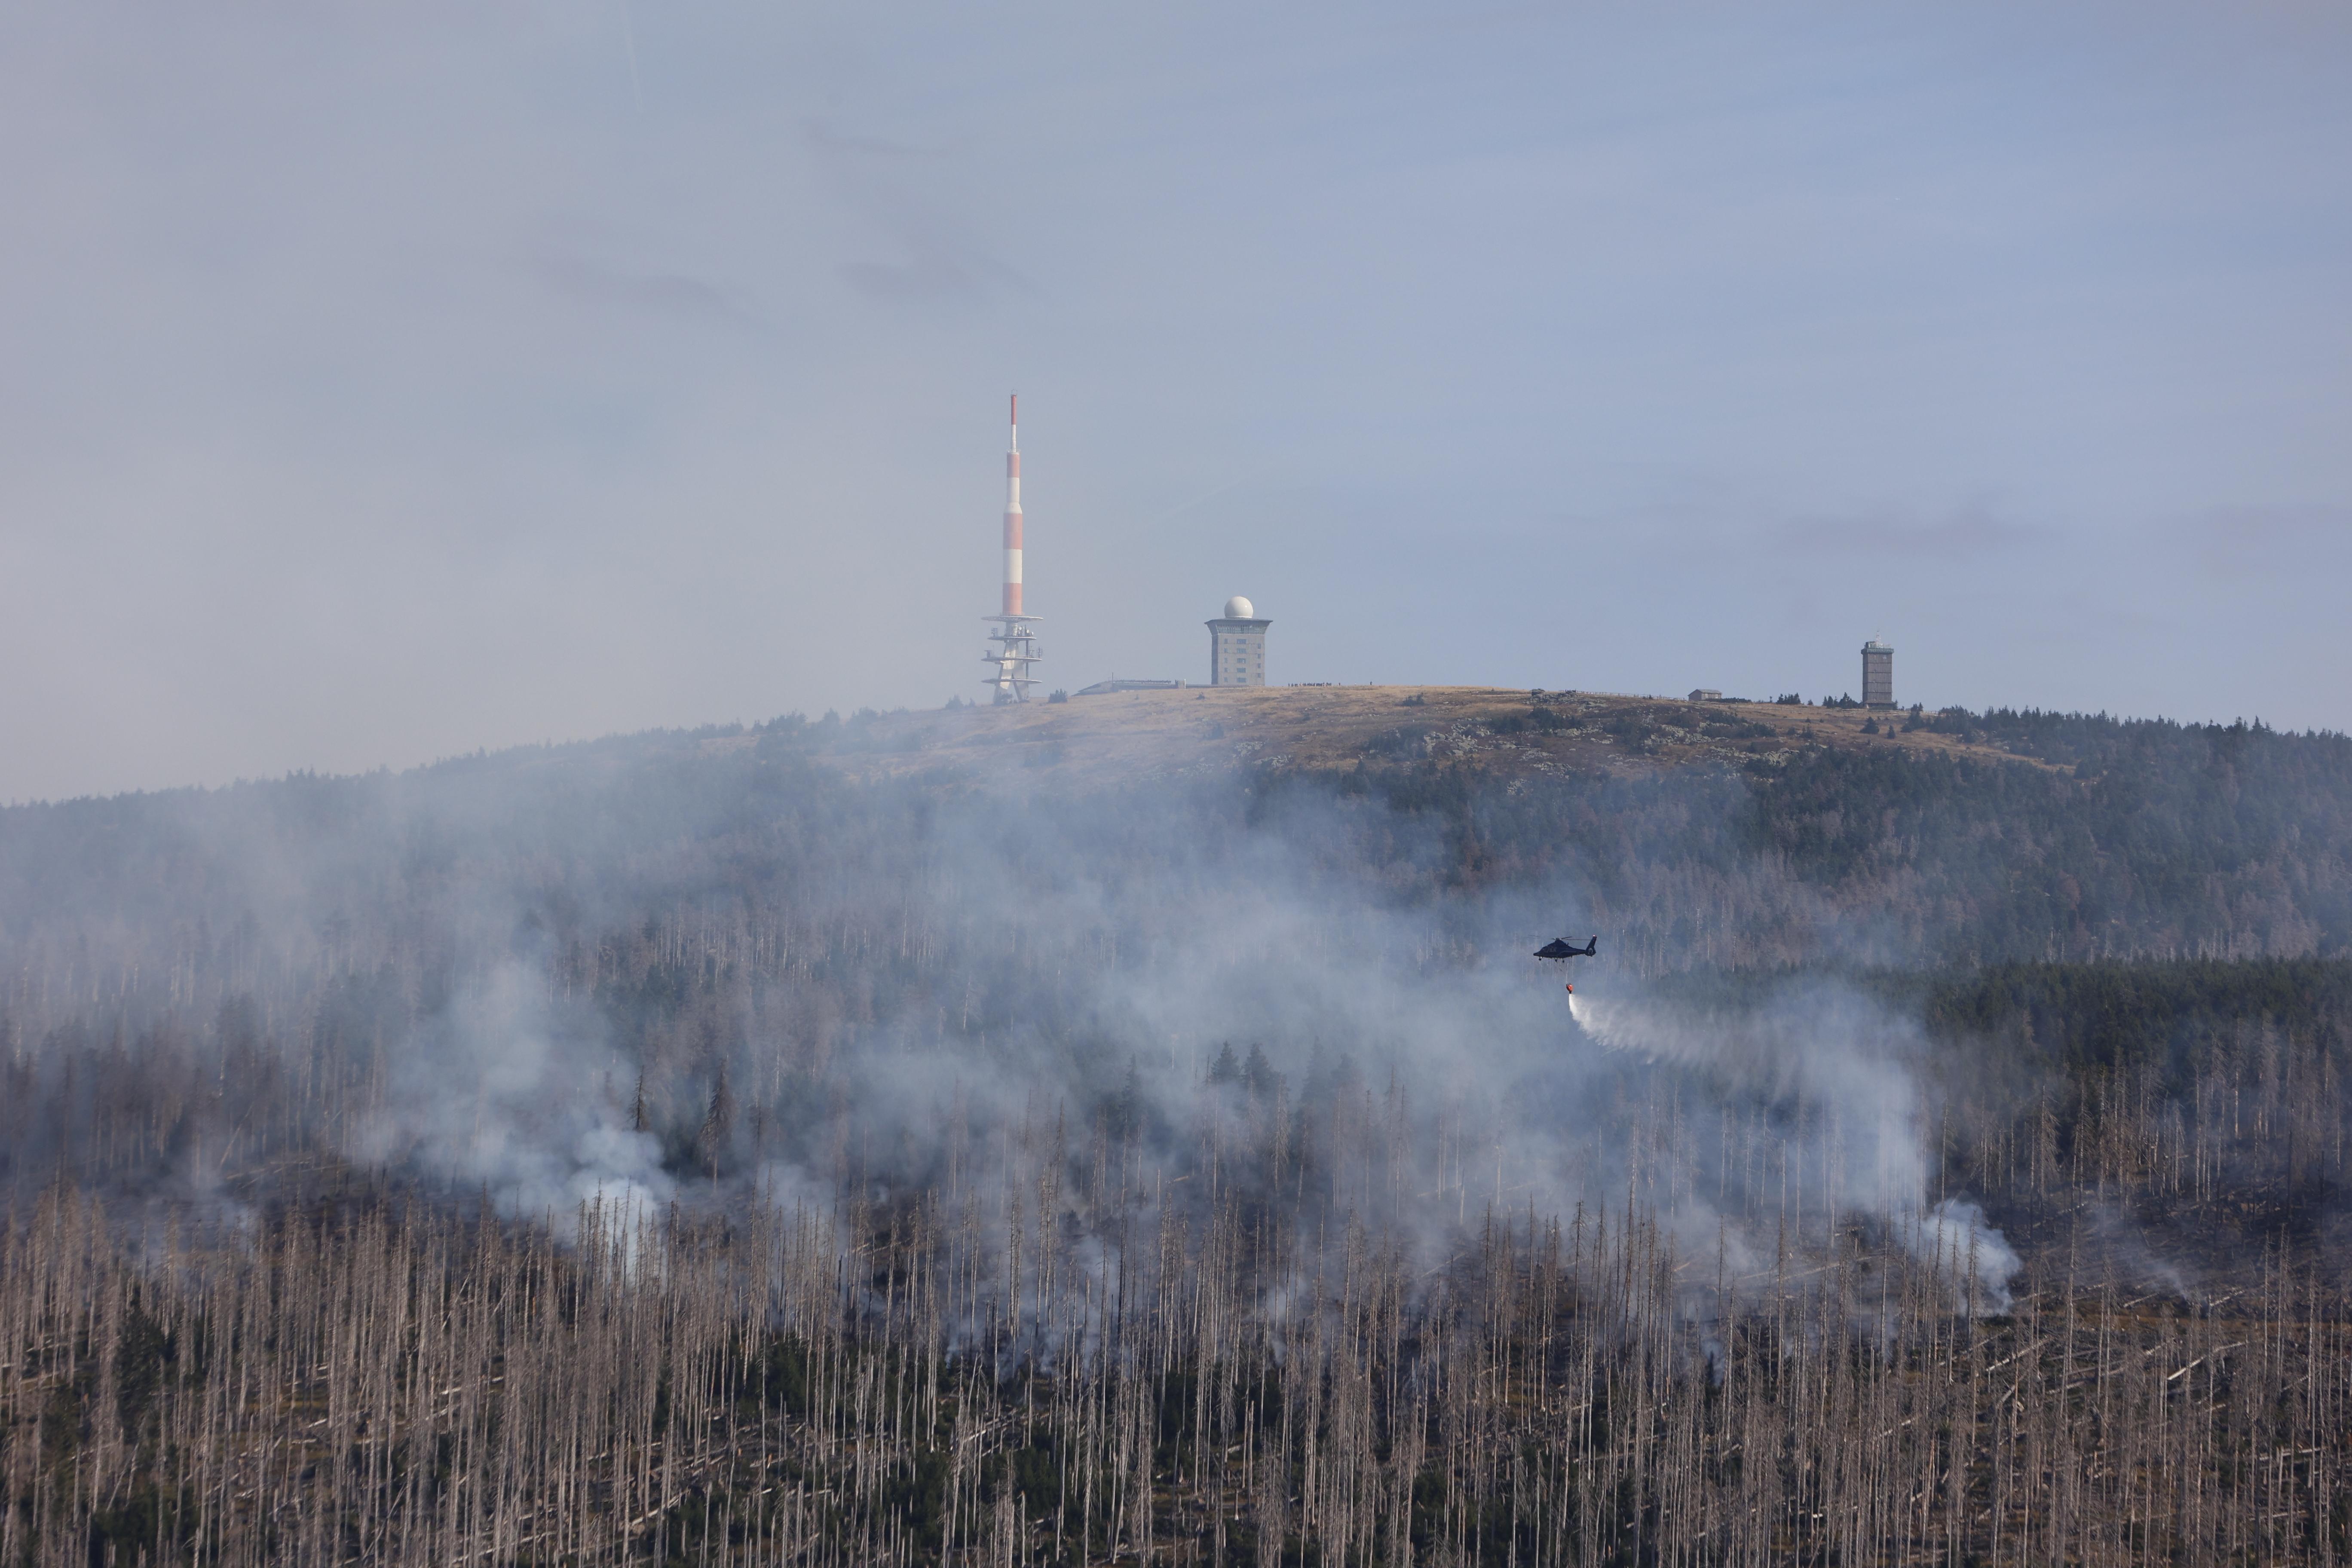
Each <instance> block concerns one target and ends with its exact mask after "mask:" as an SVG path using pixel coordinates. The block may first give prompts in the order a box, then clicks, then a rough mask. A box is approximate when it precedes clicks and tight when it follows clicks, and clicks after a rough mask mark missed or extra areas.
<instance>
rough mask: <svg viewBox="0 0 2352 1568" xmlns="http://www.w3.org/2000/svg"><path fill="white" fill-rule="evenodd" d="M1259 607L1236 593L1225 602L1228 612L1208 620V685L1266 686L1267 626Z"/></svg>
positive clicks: (1270, 623)
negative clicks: (1258, 610)
mask: <svg viewBox="0 0 2352 1568" xmlns="http://www.w3.org/2000/svg"><path fill="white" fill-rule="evenodd" d="M1272 625H1274V623H1273V622H1272V621H1269V620H1265V619H1263V618H1262V617H1260V616H1259V615H1258V613H1257V606H1255V605H1252V604H1251V603H1250V602H1249V601H1248V600H1247V599H1244V598H1243V597H1242V596H1241V595H1238V594H1236V595H1234V596H1233V597H1232V598H1230V599H1227V600H1226V601H1225V613H1224V614H1223V615H1222V616H1218V617H1217V618H1216V619H1215V620H1213V621H1211V622H1210V623H1209V684H1210V685H1212V686H1264V685H1265V628H1266V627H1268V626H1272Z"/></svg>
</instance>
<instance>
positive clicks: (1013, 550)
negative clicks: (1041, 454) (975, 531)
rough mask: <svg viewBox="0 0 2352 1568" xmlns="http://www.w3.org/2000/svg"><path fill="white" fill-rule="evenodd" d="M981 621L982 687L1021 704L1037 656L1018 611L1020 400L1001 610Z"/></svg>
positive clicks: (1007, 467) (1008, 486) (1017, 398)
mask: <svg viewBox="0 0 2352 1568" xmlns="http://www.w3.org/2000/svg"><path fill="white" fill-rule="evenodd" d="M981 619H982V620H983V621H988V622H991V623H992V624H993V625H994V626H995V627H996V630H994V631H992V632H991V633H990V634H989V637H988V640H989V641H991V642H992V643H994V644H995V645H996V647H994V648H992V649H983V650H982V653H981V656H980V657H981V660H982V662H983V663H985V664H987V665H989V666H991V667H992V668H990V671H989V673H988V674H987V675H986V676H985V677H984V678H982V685H984V686H986V687H988V688H989V689H990V690H991V691H992V692H993V693H994V694H995V700H997V701H999V702H1026V701H1028V700H1029V688H1030V687H1031V686H1032V685H1033V684H1034V678H1033V677H1032V676H1031V675H1030V673H1029V667H1030V666H1032V665H1034V664H1035V663H1036V662H1037V660H1038V659H1039V658H1040V657H1042V656H1041V655H1040V654H1039V653H1038V652H1037V639H1036V638H1035V637H1034V636H1032V635H1031V634H1030V631H1029V626H1030V623H1032V622H1033V621H1035V620H1036V619H1038V617H1037V616H1028V615H1024V614H1022V612H1021V395H1020V394H1019V393H1017V392H1016V393H1014V394H1013V447H1012V449H1011V450H1009V451H1007V452H1006V453H1005V454H1004V608H1003V610H1002V611H1001V612H999V613H998V614H996V615H993V616H981Z"/></svg>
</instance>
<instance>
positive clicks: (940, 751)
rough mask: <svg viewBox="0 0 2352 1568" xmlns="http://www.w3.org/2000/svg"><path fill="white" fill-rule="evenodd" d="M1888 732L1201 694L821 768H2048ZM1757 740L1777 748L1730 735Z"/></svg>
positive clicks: (961, 713) (1788, 714)
mask: <svg viewBox="0 0 2352 1568" xmlns="http://www.w3.org/2000/svg"><path fill="white" fill-rule="evenodd" d="M1536 710H1543V711H1546V712H1549V713H1551V714H1556V715H1558V716H1559V718H1561V719H1563V720H1568V721H1574V722H1575V723H1576V724H1577V725H1579V726H1580V727H1578V728H1572V729H1563V730H1558V731H1538V730H1531V729H1528V728H1526V727H1525V723H1524V721H1525V720H1526V718H1527V716H1528V714H1529V713H1530V712H1533V711H1536ZM1885 718H1886V716H1885V715H1883V714H1873V713H1865V712H1864V711H1863V710H1859V709H1830V708H1813V707H1803V706H1795V705H1789V706H1784V705H1780V704H1776V703H1769V702H1687V701H1680V700H1669V699H1664V698H1655V697H1634V696H1625V695H1622V694H1616V693H1604V692H1576V693H1568V694H1547V695H1546V698H1545V699H1544V700H1542V701H1541V702H1539V703H1538V702H1537V701H1535V700H1531V698H1530V694H1529V693H1528V692H1526V691H1523V690H1517V689H1504V688H1498V687H1479V686H1414V687H1407V686H1287V687H1285V686H1273V687H1255V688H1246V687H1244V688H1210V687H1192V688H1185V689H1178V690H1171V691H1130V692H1119V693H1115V694H1110V695H1106V696H1099V697H1074V698H1072V699H1071V700H1069V701H1067V702H1066V703H1064V702H1057V703H1045V702H1033V703H1028V704H1025V705H1020V706H1006V707H1002V708H993V707H981V708H966V709H957V710H927V711H909V712H897V713H887V714H882V715H880V716H878V717H876V718H874V719H871V720H868V721H865V722H863V723H862V724H859V725H856V726H854V727H852V728H849V729H845V730H844V731H842V732H841V734H840V735H839V737H838V738H836V739H832V740H828V741H825V742H822V743H821V744H820V745H819V747H818V748H817V754H818V755H820V756H822V757H823V758H824V760H825V761H826V762H827V763H830V764H831V765H833V766H835V767H838V768H840V769H842V770H843V771H844V772H845V773H850V774H852V775H854V776H856V777H860V778H887V777H892V776H898V775H904V774H908V773H922V772H926V771H929V770H932V769H936V768H938V767H940V766H941V765H942V764H946V765H950V766H955V767H959V768H964V769H969V770H971V771H972V772H974V773H982V774H997V773H1027V774H1031V775H1033V776H1035V777H1038V778H1039V779H1040V780H1041V782H1051V783H1053V784H1080V785H1084V786H1100V785H1108V784H1117V783H1119V782H1121V781H1133V780H1151V779H1168V778H1181V777H1185V776H1188V775H1194V774H1202V773H1223V772H1226V771H1229V770H1232V769H1234V768H1240V767H1252V766H1270V767H1277V768H1285V769H1304V770H1309V771H1316V772H1325V771H1334V770H1344V769H1347V768H1350V767H1356V766H1361V765H1367V764H1370V765H1375V766H1376V765H1379V764H1381V763H1385V762H1397V761H1404V760H1417V759H1423V758H1435V759H1437V760H1440V761H1445V762H1454V763H1462V764H1465V765H1469V766H1473V767H1475V768H1476V769H1478V770H1479V771H1481V772H1482V773H1494V774H1497V775H1500V776H1503V777H1514V776H1526V775H1531V774H1543V773H1612V772H1624V773H1642V772H1651V771H1654V770H1656V769H1658V768H1663V767H1677V766H1689V765H1693V764H1713V765H1717V766H1727V765H1728V766H1740V765H1746V764H1748V763H1753V762H1755V761H1757V760H1758V759H1759V758H1761V759H1773V758H1776V757H1781V756H1785V755H1786V754H1787V753H1788V752H1791V751H1792V750H1794V749H1796V748H1799V747H1803V746H1830V747H1837V748H1841V749H1862V748H1871V747H1892V748H1896V749H1899V750H1902V751H1905V752H1912V753H1915V754H1933V753H1940V754H1944V755H1962V756H1969V757H1975V758H1980V759H1984V760H1988V761H1999V762H2007V763H2021V764H2022V765H2027V766H2035V765H2039V764H2037V763H2030V762H2026V761H2025V760H2024V759H2021V758H2018V757H2016V756H2014V755H2012V754H2011V753H2010V752H2004V751H2002V750H2000V749H1999V748H1997V747H1993V746H1988V745H1980V744H1970V743H1968V742H1961V741H1958V740H1956V739H1954V738H1953V737H1951V736H1948V735H1939V734H1935V733H1931V732H1929V731H1925V730H1919V731H1912V732H1911V733H1909V734H1902V733H1886V734H1879V735H1869V734H1865V733H1864V731H1863V725H1864V723H1865V722H1872V721H1877V722H1880V723H1884V722H1885ZM1498 724H1499V726H1500V728H1498ZM1515 725H1517V726H1518V727H1517V728H1514V726H1515ZM1750 725H1761V726H1768V727H1769V729H1770V730H1771V731H1773V732H1772V733H1771V734H1770V735H1769V736H1767V735H1756V734H1729V733H1726V732H1725V731H1729V730H1734V729H1738V728H1740V727H1744V726H1750ZM1612 727H1617V728H1620V729H1631V728H1635V727H1638V728H1639V729H1640V730H1642V731H1644V732H1646V734H1647V736H1648V738H1649V739H1648V743H1647V744H1642V743H1640V742H1631V743H1629V739H1628V737H1627V736H1626V735H1625V734H1621V733H1612V732H1611V731H1612ZM1710 731H1713V732H1710ZM756 743H757V742H756V741H755V740H754V739H753V738H751V737H749V736H743V737H730V738H729V739H726V740H719V741H713V742H707V744H708V745H709V747H711V748H712V749H714V750H724V749H727V748H730V747H743V746H750V745H753V744H756Z"/></svg>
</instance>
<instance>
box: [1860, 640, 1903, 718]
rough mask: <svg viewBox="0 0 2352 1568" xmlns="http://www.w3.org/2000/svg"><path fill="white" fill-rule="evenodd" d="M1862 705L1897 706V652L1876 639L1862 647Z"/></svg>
mask: <svg viewBox="0 0 2352 1568" xmlns="http://www.w3.org/2000/svg"><path fill="white" fill-rule="evenodd" d="M1862 705H1863V706H1864V708H1892V707H1894V706H1895V650H1894V649H1893V648H1892V647H1888V646H1887V645H1886V644H1885V643H1883V642H1880V641H1879V640H1878V639H1877V638H1876V637H1873V638H1871V639H1870V640H1869V641H1868V642H1866V643H1864V644H1863V645H1862Z"/></svg>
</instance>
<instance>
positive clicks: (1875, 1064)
mask: <svg viewBox="0 0 2352 1568" xmlns="http://www.w3.org/2000/svg"><path fill="white" fill-rule="evenodd" d="M1569 1000H1570V1003H1571V1005H1572V1011H1573V1012H1574V1014H1575V1016H1576V1020H1577V1023H1578V1026H1579V1027H1580V1028H1581V1029H1582V1030H1583V1032H1584V1034H1585V1035H1586V1037H1588V1038H1590V1039H1591V1041H1592V1042H1593V1043H1594V1044H1595V1045H1597V1046H1599V1047H1601V1049H1602V1050H1604V1051H1607V1052H1612V1053H1622V1054H1626V1055H1632V1056H1636V1057H1639V1058H1641V1059H1643V1061H1645V1062H1650V1063H1661V1064H1671V1065H1672V1066H1674V1067H1675V1068H1684V1069H1688V1070H1691V1071H1694V1072H1696V1074H1698V1075H1699V1076H1700V1077H1701V1079H1703V1080H1704V1081H1705V1082H1706V1084H1707V1085H1708V1087H1709V1089H1711V1091H1712V1092H1713V1094H1714V1095H1715V1096H1716V1097H1717V1099H1718V1100H1720V1101H1721V1102H1722V1103H1725V1104H1727V1105H1728V1104H1737V1103H1743V1102H1745V1103H1769V1104H1776V1105H1780V1106H1783V1107H1786V1108H1789V1109H1790V1110H1793V1112H1794V1120H1795V1121H1797V1122H1799V1123H1800V1124H1806V1123H1810V1125H1811V1127H1812V1128H1813V1129H1814V1131H1813V1133H1812V1134H1811V1142H1810V1144H1809V1145H1808V1146H1806V1147H1804V1148H1802V1149H1801V1154H1802V1156H1803V1157H1804V1158H1805V1160H1806V1163H1809V1164H1811V1165H1812V1166H1813V1169H1814V1171H1815V1172H1816V1173H1818V1178H1819V1183H1820V1185H1819V1187H1818V1190H1817V1195H1818V1196H1819V1197H1820V1199H1822V1201H1823V1202H1825V1203H1826V1204H1828V1205H1830V1206H1831V1212H1832V1215H1834V1213H1835V1211H1836V1210H1838V1209H1841V1208H1842V1209H1843V1210H1844V1211H1845V1212H1846V1213H1848V1214H1850V1215H1854V1214H1858V1215H1865V1216H1868V1217H1869V1218H1871V1219H1873V1220H1874V1221H1875V1222H1876V1223H1877V1226H1878V1227H1879V1228H1880V1229H1882V1230H1883V1231H1885V1232H1888V1233H1891V1234H1894V1235H1895V1236H1897V1237H1900V1238H1901V1239H1902V1242H1903V1245H1904V1247H1905V1248H1906V1251H1908V1252H1909V1253H1910V1254H1911V1255H1912V1256H1914V1257H1915V1258H1919V1259H1920V1260H1922V1261H1923V1262H1926V1263H1927V1264H1928V1265H1929V1266H1930V1267H1932V1268H1937V1269H1939V1270H1940V1271H1941V1272H1943V1273H1944V1274H1945V1275H1946V1276H1947V1277H1948V1278H1950V1279H1954V1280H1958V1281H1962V1282H1963V1283H1962V1284H1961V1285H1960V1286H1959V1287H1958V1289H1959V1290H1960V1293H1961V1294H1963V1295H1965V1296H1970V1297H1973V1296H1975V1295H1977V1294H1981V1296H1982V1298H1983V1299H1984V1300H1987V1301H1989V1302H1990V1303H1991V1304H1992V1305H1993V1307H1994V1309H1995V1310H2007V1308H2008V1306H2009V1302H2010V1291H2009V1282H2010V1281H2011V1279H2014V1278H2015V1277H2016V1275H2017V1273H2018V1271H2019V1269H2020V1268H2021V1263H2020V1261H2019V1259H2018V1257H2017V1254H2016V1253H2015V1251H2014V1250H2012V1249H2011V1247H2010V1246H2009V1243H2008V1241H2007V1240H2006V1239H2005V1238H2004V1237H2002V1235H2001V1233H2000V1230H1999V1229H1997V1228H1996V1227H1995V1226H1993V1225H1992V1224H1991V1222H1990V1221H1989V1220H1988V1219H1987V1218H1986V1217H1985V1215H1984V1211H1983V1210H1982V1208H1980V1207H1979V1205H1977V1204H1976V1203H1974V1202H1973V1201H1971V1200H1969V1199H1966V1198H1957V1197H1948V1198H1945V1199H1943V1200H1941V1201H1939V1202H1937V1203H1935V1204H1933V1205H1930V1204H1929V1203H1928V1199H1927V1188H1928V1183H1929V1178H1930V1173H1931V1171H1932V1169H1933V1163H1932V1162H1931V1159H1930V1156H1929V1152H1928V1149H1927V1139H1926V1120H1927V1096H1926V1094H1925V1092H1924V1089H1923V1086H1922V1084H1921V1082H1920V1079H1919V1077H1918V1074H1917V1072H1916V1064H1917V1063H1919V1062H1921V1061H1923V1060H1924V1059H1925V1058H1926V1057H1927V1053H1928V1052H1929V1050H1930V1048H1931V1047H1930V1046H1929V1043H1928V1042H1927V1039H1926V1038H1925V1037H1924V1036H1922V1035H1921V1034H1920V1032H1919V1030H1918V1026H1917V1025H1916V1021H1915V1020H1913V1019H1910V1018H1907V1017H1905V1016H1900V1015H1898V1014H1895V1013H1894V1012H1892V1011H1890V1010H1889V1009H1888V1008H1886V1007H1885V1005H1883V1004H1882V1003H1880V1002H1878V1001H1877V1000H1876V999H1874V998H1872V997H1869V996H1866V995H1864V994H1860V993H1858V992H1856V991H1854V990H1853V989H1851V988H1849V987H1846V986H1843V985H1841V984H1837V983H1836V982H1834V981H1832V980H1828V979H1823V978H1818V977H1815V978H1803V979H1797V980H1791V981H1789V982H1786V983H1784V984H1781V985H1780V986H1779V987H1778V988H1777V989H1775V990H1774V991H1773V993H1772V994H1770V995H1769V998H1768V999H1767V1000H1766V1001H1765V1002H1764V1003H1763V1004H1762V1005H1759V1006H1756V1007H1754V1008H1752V1009H1745V1010H1739V1011H1727V1010H1722V1009H1714V1010H1706V1011H1696V1010H1692V1009H1678V1008H1675V1007H1673V1006H1666V1005H1655V1004H1650V1003H1645V1002H1643V1001H1642V1000H1640V999H1638V998H1634V997H1628V996H1605V997H1604V996H1591V995H1573V996H1571V997H1570V998H1569ZM1797 1136H1798V1137H1799V1139H1800V1141H1801V1142H1802V1141H1803V1135H1802V1134H1801V1133H1800V1134H1797ZM1832 1223H1834V1220H1833V1219H1832Z"/></svg>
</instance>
